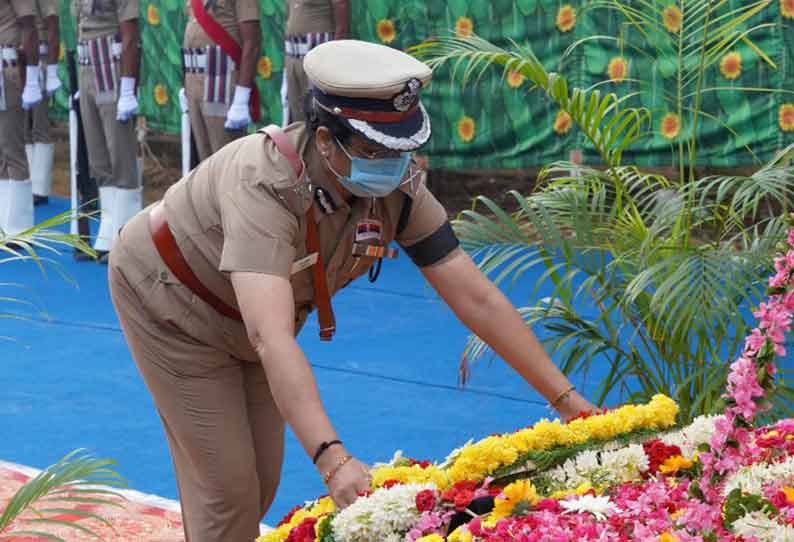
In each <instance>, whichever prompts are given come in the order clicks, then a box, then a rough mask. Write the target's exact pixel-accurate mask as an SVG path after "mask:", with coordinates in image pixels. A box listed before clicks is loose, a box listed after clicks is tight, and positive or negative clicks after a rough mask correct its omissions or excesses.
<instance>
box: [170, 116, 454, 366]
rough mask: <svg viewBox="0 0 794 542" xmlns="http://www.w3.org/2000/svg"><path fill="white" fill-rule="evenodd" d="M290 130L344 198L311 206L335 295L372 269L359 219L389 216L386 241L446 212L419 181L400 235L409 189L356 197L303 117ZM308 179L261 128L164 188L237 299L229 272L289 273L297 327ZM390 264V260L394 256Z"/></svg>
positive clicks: (308, 288)
mask: <svg viewBox="0 0 794 542" xmlns="http://www.w3.org/2000/svg"><path fill="white" fill-rule="evenodd" d="M286 132H287V134H288V135H289V137H290V139H291V140H292V142H293V144H294V145H295V147H296V148H297V150H298V152H299V153H300V154H301V156H303V159H304V161H305V163H306V172H307V177H308V178H309V179H310V181H311V183H312V186H314V187H321V188H322V189H323V190H324V191H325V192H326V194H327V195H328V196H329V197H330V198H331V199H332V200H333V204H334V205H335V207H336V210H335V211H334V212H332V213H330V214H326V213H325V212H324V211H322V210H321V208H320V206H319V205H317V204H315V205H314V216H313V218H314V220H315V221H316V222H317V229H318V238H319V243H320V252H321V256H322V259H323V262H324V264H325V270H326V274H327V280H328V288H329V291H330V293H331V295H333V294H334V293H335V292H337V291H339V290H340V289H341V288H342V287H344V286H345V285H347V284H348V283H349V282H350V281H351V280H353V279H355V278H356V277H359V276H361V275H362V274H364V273H366V272H367V271H368V269H369V267H370V265H371V264H372V263H374V261H375V260H374V259H373V258H368V257H362V258H355V257H354V256H353V253H352V248H353V242H354V237H355V229H356V225H357V224H358V222H359V221H360V220H361V219H366V218H375V219H377V220H379V221H381V223H382V232H383V239H382V241H381V242H380V243H379V244H381V245H386V244H388V243H390V242H391V241H393V240H396V241H397V242H398V243H399V244H400V245H402V246H404V247H405V246H411V245H414V244H416V243H418V242H420V241H423V240H425V239H427V238H428V237H430V236H431V235H432V234H434V233H436V232H437V231H438V230H439V228H441V227H442V226H443V225H445V223H446V222H447V214H446V211H445V210H444V208H443V207H442V205H441V204H440V203H439V202H438V201H437V200H436V199H435V197H434V196H433V195H432V194H431V193H430V191H429V190H428V189H427V187H425V186H424V185H423V184H418V185H416V186H414V187H413V188H412V190H410V193H409V194H408V195H410V197H411V199H412V203H411V206H410V214H409V215H408V216H407V220H406V221H405V223H404V228H403V229H402V231H401V233H400V234H399V235H398V234H397V226H398V223H399V222H400V214H401V212H402V210H403V206H404V204H405V201H406V193H404V192H402V191H396V192H394V193H392V194H390V195H388V196H387V197H385V198H379V199H375V200H374V203H373V199H372V198H357V199H354V200H353V203H352V206H350V205H348V204H347V203H345V201H344V200H343V199H342V198H341V197H340V196H339V194H338V193H337V192H336V191H335V190H334V189H333V187H332V186H331V185H329V184H328V183H327V182H326V181H325V180H324V175H323V162H322V157H321V156H320V155H319V153H318V152H317V150H316V148H315V146H314V145H313V144H312V145H309V144H308V143H309V136H308V132H307V130H306V128H305V124H304V123H295V124H292V125H290V126H289V127H288V128H286ZM308 184H309V183H308V182H303V183H301V182H299V181H298V180H297V178H296V176H295V172H294V171H293V170H292V168H291V166H290V165H289V162H288V161H287V160H286V159H285V158H284V157H283V156H282V155H281V154H280V153H279V151H278V149H276V147H275V145H274V144H273V143H272V142H271V141H270V138H269V137H267V136H265V135H263V134H260V133H256V134H252V135H249V136H247V137H244V138H241V139H238V140H236V141H234V142H233V143H230V144H228V145H226V146H225V147H223V148H222V149H221V150H220V151H218V152H217V153H215V154H213V155H212V156H211V157H209V158H208V159H207V160H204V161H203V162H202V163H201V164H200V165H199V166H198V167H197V168H196V169H194V170H193V171H192V172H191V173H190V174H189V175H188V176H187V177H184V178H182V179H181V180H180V181H179V182H177V183H176V184H175V185H173V186H172V187H171V188H169V189H168V191H167V192H166V194H165V196H164V197H163V204H164V206H165V216H166V219H167V220H168V223H169V226H170V229H171V231H172V232H173V234H174V238H175V239H176V242H177V244H178V245H179V247H180V250H181V252H182V254H183V255H184V257H185V260H186V261H187V263H188V265H189V266H190V268H191V269H192V270H193V272H194V273H195V275H196V276H197V277H198V279H199V280H200V281H201V282H202V283H203V284H204V285H205V286H207V287H208V288H209V289H210V291H212V292H213V293H214V294H215V295H216V296H218V297H220V298H221V299H222V300H223V301H224V302H225V303H227V304H228V305H230V306H232V307H235V308H238V305H237V301H236V298H235V294H234V290H233V288H232V284H231V278H230V274H229V273H230V272H232V271H247V272H255V273H265V274H272V275H277V276H280V277H285V278H287V279H289V280H290V282H291V284H292V289H293V295H294V298H295V309H296V332H297V330H299V329H300V327H301V325H302V324H303V321H304V320H305V318H306V316H307V315H308V313H309V312H310V310H311V305H312V300H313V297H314V296H313V281H312V268H311V267H310V268H307V269H305V270H302V271H299V272H296V273H294V274H293V273H291V268H292V264H293V263H294V262H295V261H297V260H300V259H301V258H302V257H304V256H306V211H308V209H309V208H310V206H311V204H312V200H313V195H312V193H311V191H310V188H309V186H308ZM442 256H445V254H440V255H439V257H442ZM383 265H384V266H388V265H389V261H388V260H386V261H385V262H383ZM227 320H228V319H227ZM239 327H240V332H239V337H240V340H239V342H245V343H247V340H246V335H245V333H244V329H243V326H242V324H240V325H239ZM249 346H250V345H249ZM249 357H250V358H251V359H252V360H256V354H255V353H254V352H253V350H250V353H249V354H248V355H245V356H243V359H247V358H249Z"/></svg>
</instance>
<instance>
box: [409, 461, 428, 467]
mask: <svg viewBox="0 0 794 542" xmlns="http://www.w3.org/2000/svg"><path fill="white" fill-rule="evenodd" d="M408 462H409V464H410V465H411V466H412V467H413V466H414V465H419V468H422V469H426V468H427V467H429V466H430V461H427V460H424V461H417V460H416V459H409V460H408Z"/></svg>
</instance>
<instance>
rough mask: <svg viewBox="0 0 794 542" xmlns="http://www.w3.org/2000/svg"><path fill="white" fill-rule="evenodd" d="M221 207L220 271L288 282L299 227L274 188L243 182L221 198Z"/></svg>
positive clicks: (296, 220)
mask: <svg viewBox="0 0 794 542" xmlns="http://www.w3.org/2000/svg"><path fill="white" fill-rule="evenodd" d="M220 205H221V222H222V225H223V238H224V239H223V250H222V252H221V261H220V270H221V271H226V272H232V271H246V272H251V273H264V274H268V275H276V276H279V277H284V278H286V279H289V277H290V272H291V269H292V263H293V261H294V260H295V254H296V248H295V245H296V239H297V237H298V234H299V224H298V219H297V218H296V217H295V215H294V214H293V213H292V212H290V210H289V209H287V208H286V207H285V206H284V205H283V204H282V203H281V201H280V200H279V198H278V196H277V195H276V194H275V192H274V191H273V190H272V188H270V187H268V186H266V185H264V184H261V183H255V182H251V181H242V182H240V183H238V185H237V187H236V188H234V189H233V190H232V191H230V192H227V193H225V194H222V195H221V197H220Z"/></svg>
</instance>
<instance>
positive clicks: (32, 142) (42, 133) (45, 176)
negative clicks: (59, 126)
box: [25, 97, 55, 197]
mask: <svg viewBox="0 0 794 542" xmlns="http://www.w3.org/2000/svg"><path fill="white" fill-rule="evenodd" d="M48 111H49V99H47V98H46V97H45V98H44V99H43V100H42V101H41V103H39V104H38V105H37V106H36V107H34V108H33V109H31V110H30V111H28V112H27V115H28V120H27V122H26V123H27V125H28V126H27V127H28V130H27V135H26V137H25V143H26V144H25V150H26V151H28V162H29V164H30V180H31V182H32V183H33V195H34V196H43V197H46V196H49V195H50V191H51V190H52V164H53V158H54V151H55V146H54V145H53V143H52V138H51V136H50V119H49V118H48V117H47V114H48Z"/></svg>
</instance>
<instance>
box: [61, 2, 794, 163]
mask: <svg viewBox="0 0 794 542" xmlns="http://www.w3.org/2000/svg"><path fill="white" fill-rule="evenodd" d="M657 2H658V0H657ZM669 3H670V4H675V3H676V2H675V0H670V2H669ZM729 3H730V4H731V5H732V6H733V7H738V6H740V5H741V3H742V0H730V2H729ZM61 4H62V5H61V11H60V12H61V30H62V39H63V42H64V47H65V49H67V50H70V49H73V48H74V40H75V32H74V20H73V19H72V16H71V14H70V10H69V0H61ZM351 4H352V8H351V9H352V32H353V35H354V36H355V37H357V38H359V39H363V40H368V41H373V42H377V43H386V44H388V45H390V46H393V47H397V48H401V49H405V48H407V47H409V46H411V45H414V44H417V43H419V42H421V41H423V40H424V39H425V38H427V37H429V36H437V35H444V34H448V33H449V32H450V31H455V30H456V29H457V31H458V32H471V31H473V32H474V33H476V34H478V35H480V36H482V37H484V38H486V39H488V40H490V41H493V42H495V43H497V44H499V45H502V46H506V47H509V41H508V40H515V41H517V42H519V43H528V44H529V45H530V46H531V47H532V49H533V50H534V51H535V53H536V54H537V56H538V58H539V59H540V60H541V61H542V62H543V63H544V65H545V66H546V68H547V69H549V70H553V71H560V72H562V73H563V74H565V75H566V76H567V77H568V78H569V80H570V81H571V83H572V84H574V85H577V86H582V87H589V86H591V85H594V84H597V83H602V84H601V86H600V88H601V90H604V91H614V92H616V93H617V94H619V95H625V94H627V93H630V92H639V95H638V96H637V97H636V98H633V100H634V104H635V105H640V104H641V105H644V106H646V107H648V108H649V109H651V110H652V112H653V129H654V135H653V136H652V137H648V138H646V139H645V140H644V141H643V142H641V143H640V144H638V145H637V146H636V147H634V150H633V152H631V153H628V154H627V155H626V157H625V159H624V161H632V162H634V163H637V164H639V165H643V166H664V165H670V164H672V160H673V158H674V151H675V149H676V147H677V146H676V144H675V141H676V140H675V138H673V139H668V138H667V137H665V136H664V135H663V133H662V132H663V129H662V127H663V122H667V123H672V125H670V124H666V125H665V126H666V127H667V128H666V129H667V131H668V135H670V130H673V131H675V126H676V123H675V119H670V118H669V117H668V119H667V121H664V119H665V116H666V114H667V113H669V112H670V111H669V110H670V105H669V104H668V102H666V101H665V99H664V97H665V95H668V94H669V93H670V92H671V91H672V89H674V88H675V74H674V73H673V72H671V71H670V69H669V63H665V62H664V61H662V62H659V61H651V60H649V59H648V57H647V56H646V55H643V54H641V53H639V52H635V51H633V50H631V49H630V48H625V49H624V50H623V51H619V50H618V48H617V47H618V46H617V44H616V43H614V42H605V41H587V42H585V43H584V44H582V45H580V46H579V47H577V48H576V49H574V51H573V52H572V53H571V54H569V55H568V56H566V57H565V59H564V60H563V53H564V52H565V51H566V49H567V48H568V47H569V46H570V45H571V44H572V43H574V42H575V41H577V40H580V39H582V38H585V37H587V36H592V35H596V34H606V35H612V36H617V35H618V33H619V31H620V30H621V29H624V31H625V28H626V25H625V24H622V23H623V21H624V20H623V18H622V16H621V15H619V14H617V13H615V12H612V11H608V10H592V9H584V8H585V7H586V4H587V1H583V0H574V1H569V2H560V1H557V0H448V1H442V0H367V1H363V0H351ZM184 5H185V4H184V0H158V1H154V0H141V18H140V21H141V36H142V47H143V54H142V65H141V89H140V94H139V98H140V103H141V112H142V114H143V115H144V116H145V117H146V121H147V125H148V126H149V127H150V128H153V129H156V130H162V131H165V132H171V133H176V132H178V131H179V126H180V123H179V104H178V98H177V96H178V94H177V93H178V91H179V88H180V86H181V71H180V70H181V59H180V44H181V42H182V36H183V33H184V27H185V23H186V17H185V10H184ZM658 5H660V6H664V5H665V4H664V3H661V2H659V3H658ZM261 8H262V55H263V56H262V59H260V62H259V65H258V73H259V77H258V84H259V87H260V91H261V95H262V113H263V120H264V121H266V122H276V123H279V122H280V121H281V104H280V98H279V92H280V87H281V78H282V68H283V27H284V24H283V23H284V0H261ZM572 10H573V11H572ZM572 15H573V16H572ZM764 22H771V23H774V26H773V27H770V28H765V29H762V30H761V31H759V32H755V33H753V34H752V40H753V42H754V43H755V44H757V45H758V46H759V47H760V48H761V49H762V50H763V51H764V52H765V53H766V54H767V55H768V56H769V57H770V58H771V59H772V60H773V61H774V62H775V64H776V65H777V69H773V68H771V67H770V66H769V65H768V64H767V63H765V62H763V61H762V60H761V59H760V58H759V56H758V55H757V54H756V53H755V52H754V51H753V49H752V48H751V47H749V46H748V45H746V44H744V43H741V42H740V43H738V44H737V45H736V47H735V48H734V49H733V51H734V52H735V53H738V54H739V55H740V57H741V60H740V65H741V71H740V73H739V74H738V76H736V75H737V74H736V73H735V72H733V73H731V72H730V65H728V66H727V67H726V68H725V69H724V70H723V69H721V67H720V63H719V62H718V63H716V64H715V65H714V66H712V67H710V68H709V70H708V74H707V81H706V82H705V85H706V86H707V87H708V86H712V87H727V88H728V89H727V90H720V91H716V92H707V93H703V95H702V99H703V108H704V109H705V110H706V111H707V112H708V113H709V114H711V115H712V116H713V117H714V119H706V120H704V121H702V124H701V126H700V129H699V131H698V132H699V134H700V135H699V141H700V149H701V151H700V154H699V161H700V162H701V164H702V165H713V166H738V165H749V164H753V163H756V162H757V160H767V159H769V158H771V157H772V156H773V154H774V152H775V151H776V150H778V149H781V148H783V147H785V146H786V145H788V144H791V143H794V94H793V93H791V91H794V0H774V1H772V2H770V3H769V5H768V6H767V7H766V8H765V9H764V10H763V11H762V12H761V13H760V14H759V15H757V16H756V17H755V18H754V19H753V20H751V21H748V23H747V24H746V25H745V27H752V26H754V25H756V24H759V23H764ZM626 37H627V40H628V41H631V40H632V39H634V41H635V43H636V41H637V38H638V36H632V35H631V31H628V33H627V34H626ZM616 59H617V60H616ZM621 59H622V60H623V61H624V62H625V63H626V64H625V66H626V70H627V77H628V80H626V81H622V82H606V81H608V80H609V79H610V77H609V75H608V70H609V68H610V65H612V69H613V70H614V69H616V68H619V67H620V63H621ZM734 60H736V58H734ZM61 69H62V70H63V68H61ZM725 70H727V73H728V75H730V76H731V77H734V76H736V77H734V78H729V77H727V76H726V71H725ZM63 75H65V73H64V74H63ZM632 79H637V80H639V81H633V80H632ZM731 87H753V88H766V89H776V90H778V91H783V92H775V93H749V92H737V91H733V90H730V88H731ZM528 90H529V86H528V84H527V82H526V81H521V80H520V78H517V77H511V78H509V79H508V80H504V79H502V77H501V73H500V72H499V71H497V70H496V69H494V70H493V75H492V76H489V77H485V78H484V79H482V80H481V81H480V83H479V84H478V85H476V86H469V87H467V88H466V89H465V90H464V89H462V88H461V85H460V84H459V82H453V81H452V80H451V78H450V77H449V73H444V72H439V73H437V74H436V75H435V77H434V82H433V83H432V84H431V85H430V88H428V89H427V90H426V92H425V93H424V100H425V103H426V105H427V107H428V109H429V111H430V113H431V116H432V120H433V132H434V134H433V138H432V142H431V144H430V145H429V147H428V154H429V155H430V157H431V163H432V165H433V167H438V168H449V169H463V168H465V169H490V168H523V167H531V166H536V165H543V164H546V163H548V162H550V161H553V160H558V159H568V158H570V157H571V152H572V151H577V150H581V151H582V153H583V155H584V158H585V161H586V162H597V157H596V156H595V155H594V154H593V152H592V150H591V149H590V147H589V145H588V144H587V141H586V139H585V138H584V137H583V135H582V134H581V133H578V131H577V130H576V128H571V129H567V128H568V127H567V125H566V122H565V119H564V118H562V119H560V118H558V113H559V111H558V109H557V108H556V106H555V105H554V104H553V103H552V102H551V101H550V100H548V99H547V98H546V97H545V96H544V95H543V94H542V93H540V92H538V91H533V92H528ZM55 100H56V105H57V106H58V108H59V110H60V112H61V113H64V112H65V106H66V103H67V102H66V93H65V92H63V91H61V92H59V93H58V94H57V95H56V97H55ZM56 114H57V113H56ZM720 123H725V124H727V125H728V126H730V128H731V129H732V130H733V131H734V132H735V134H736V135H735V136H734V135H731V133H730V132H729V131H728V130H726V129H725V128H723V127H722V126H721V124H720ZM687 129H688V127H687V126H686V124H685V123H684V125H683V126H680V129H679V132H678V133H679V137H680V136H681V135H684V134H686V131H687ZM746 147H749V148H750V149H751V150H752V152H750V151H748V149H747V148H746Z"/></svg>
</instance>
